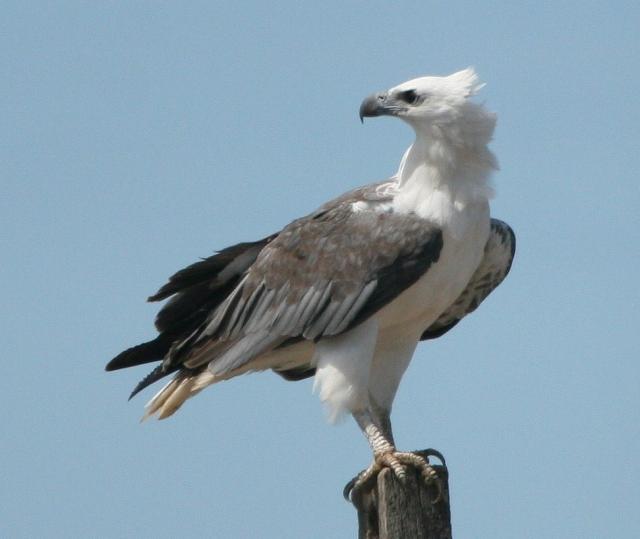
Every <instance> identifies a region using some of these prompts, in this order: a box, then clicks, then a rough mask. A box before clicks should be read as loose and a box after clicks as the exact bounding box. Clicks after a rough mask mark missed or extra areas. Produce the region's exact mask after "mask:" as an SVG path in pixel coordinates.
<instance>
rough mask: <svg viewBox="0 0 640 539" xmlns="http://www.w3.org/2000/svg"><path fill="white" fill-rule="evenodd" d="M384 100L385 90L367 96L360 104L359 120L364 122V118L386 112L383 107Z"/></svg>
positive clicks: (385, 97)
mask: <svg viewBox="0 0 640 539" xmlns="http://www.w3.org/2000/svg"><path fill="white" fill-rule="evenodd" d="M386 101H387V94H386V93H385V92H378V93H377V94H373V95H370V96H369V97H367V98H366V99H365V100H364V101H363V102H362V105H360V121H361V122H363V123H364V119H365V118H371V117H373V116H381V115H382V114H385V113H388V111H387V110H386V108H385V104H386Z"/></svg>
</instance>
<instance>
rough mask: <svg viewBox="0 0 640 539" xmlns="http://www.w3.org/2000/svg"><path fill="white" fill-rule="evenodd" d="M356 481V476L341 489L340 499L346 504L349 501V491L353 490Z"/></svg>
mask: <svg viewBox="0 0 640 539" xmlns="http://www.w3.org/2000/svg"><path fill="white" fill-rule="evenodd" d="M358 475H359V474H358ZM357 480H358V476H357V475H356V476H355V477H354V478H353V479H351V480H350V481H349V482H348V483H347V484H346V485H345V486H344V488H343V489H342V497H343V498H344V499H345V500H346V501H348V502H350V501H351V491H352V490H353V487H355V485H356V481H357Z"/></svg>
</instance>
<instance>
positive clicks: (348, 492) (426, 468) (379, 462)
mask: <svg viewBox="0 0 640 539" xmlns="http://www.w3.org/2000/svg"><path fill="white" fill-rule="evenodd" d="M428 457H436V458H437V459H438V460H440V461H441V462H442V465H443V466H446V462H445V459H444V456H443V455H442V453H440V451H437V450H436V449H425V450H424V451H419V452H418V454H416V453H404V452H399V451H390V452H387V453H380V454H377V455H375V457H374V461H373V463H372V464H371V466H369V467H368V468H367V469H366V470H363V471H362V472H360V473H359V474H358V475H356V476H355V477H354V478H353V479H351V481H349V482H348V483H347V484H346V485H345V487H344V489H343V490H342V495H343V497H344V499H345V500H346V501H348V502H352V503H355V502H356V499H355V498H354V495H357V493H359V492H361V491H362V490H363V488H364V486H365V485H366V484H367V483H369V482H370V481H371V480H373V479H374V478H375V477H377V475H378V473H379V472H380V471H381V470H382V469H383V468H390V469H391V470H392V471H393V474H394V475H395V476H396V477H397V478H398V479H399V480H400V481H401V482H402V483H404V482H405V480H406V471H405V466H412V467H414V468H416V469H417V470H418V471H419V472H420V476H421V477H422V480H423V481H424V482H425V484H427V485H432V484H434V483H435V486H436V488H437V494H436V497H435V499H434V500H433V502H432V503H434V504H435V503H438V502H439V501H441V500H442V499H443V495H444V493H443V490H442V483H441V482H440V479H439V477H438V474H437V473H436V471H435V470H434V469H433V467H432V466H431V465H430V464H429V460H428Z"/></svg>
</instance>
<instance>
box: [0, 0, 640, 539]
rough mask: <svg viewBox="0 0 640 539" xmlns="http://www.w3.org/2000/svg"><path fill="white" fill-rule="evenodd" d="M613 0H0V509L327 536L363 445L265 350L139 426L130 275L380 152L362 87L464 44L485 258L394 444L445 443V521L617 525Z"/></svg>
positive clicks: (332, 186) (56, 526)
mask: <svg viewBox="0 0 640 539" xmlns="http://www.w3.org/2000/svg"><path fill="white" fill-rule="evenodd" d="M639 24H640V11H639V9H638V7H637V6H636V5H635V4H633V3H630V2H629V3H624V2H620V3H616V6H615V8H614V7H611V5H610V4H606V3H604V2H563V3H561V5H551V4H541V3H539V2H535V3H534V2H531V3H513V2H494V3H491V4H489V5H487V4H483V3H477V2H446V3H445V2H397V3H390V2H348V3H342V2H341V3H338V2H325V3H322V4H318V3H315V4H311V3H304V4H303V3H299V2H279V3H278V4H277V5H271V4H270V3H252V2H242V3H241V2H235V3H231V2H229V3H226V2H216V3H209V2H201V3H199V2H186V3H177V2H175V3H170V2H136V3H129V2H101V3H99V2H58V3H49V2H31V3H25V2H7V3H5V4H4V8H3V17H2V20H1V21H0V50H1V51H2V53H1V55H0V62H1V69H2V80H3V83H2V85H1V89H0V93H1V96H2V98H1V99H0V111H1V114H2V125H3V126H4V129H3V130H2V132H1V133H0V162H1V163H2V166H1V167H0V178H1V187H2V189H1V193H2V196H1V197H0V230H2V234H0V248H1V250H2V253H3V263H2V264H1V265H0V293H1V295H2V298H3V307H2V309H1V310H0V322H1V324H0V327H2V338H3V342H4V362H3V365H4V372H3V376H2V378H1V379H0V395H2V404H3V405H2V406H1V407H0V418H1V424H2V430H3V435H2V437H1V438H0V456H1V458H2V462H3V472H2V476H3V479H2V483H3V488H2V489H0V535H2V536H3V537H122V538H126V537H132V538H133V537H138V538H139V537H154V538H164V537H166V538H170V537H176V536H180V537H202V536H214V537H247V538H249V537H265V538H271V537H273V538H276V537H277V538H289V537H290V538H298V537H310V538H315V537H317V538H323V537H354V536H355V530H356V515H355V512H354V511H353V509H352V508H351V507H350V506H349V505H348V504H346V503H345V502H344V501H343V500H342V498H341V494H340V492H341V489H342V486H343V484H344V483H345V482H346V481H347V480H348V479H349V478H350V477H351V476H352V475H353V474H354V473H356V472H357V471H358V470H360V469H361V468H363V467H364V466H366V465H367V464H368V463H369V460H370V453H369V449H368V447H367V444H366V442H365V440H364V438H363V437H362V436H361V434H360V433H359V431H358V429H357V427H356V426H355V425H354V424H353V422H351V421H347V422H345V423H343V424H341V425H339V426H337V427H334V426H331V425H328V424H327V423H326V421H325V419H324V412H323V409H322V406H321V404H320V403H319V402H318V399H317V398H316V397H315V396H313V395H312V394H311V382H310V381H306V382H300V383H297V384H291V383H285V382H284V381H282V380H280V379H279V378H278V377H276V376H275V375H272V374H270V373H264V374H259V375H251V376H245V377H243V378H240V379H236V380H234V381H232V382H228V383H224V384H220V385H218V386H215V387H214V388H210V389H209V390H207V391H206V392H204V393H203V394H202V395H200V396H199V397H198V398H197V399H194V400H192V401H190V402H188V403H187V405H186V406H185V407H184V408H183V409H182V410H181V411H180V413H179V414H178V415H176V416H175V417H173V418H171V419H170V420H167V421H163V422H148V423H146V424H143V425H140V424H139V423H138V419H139V417H140V415H141V413H142V406H143V404H144V402H145V399H147V398H148V397H149V396H150V395H151V393H152V392H151V391H147V392H146V393H145V394H143V395H141V396H140V397H138V398H136V399H134V400H133V401H131V402H129V403H128V402H127V400H126V397H127V395H128V393H129V391H130V390H131V388H132V387H133V386H134V385H135V383H136V382H137V381H138V380H139V379H140V378H141V377H142V376H144V374H145V373H146V370H145V369H144V368H142V369H138V370H133V371H131V370H129V371H126V372H119V373H116V374H107V373H105V372H104V371H103V366H104V364H105V363H106V361H107V360H109V359H110V358H111V357H112V356H114V355H115V354H116V353H118V352H119V351H120V350H122V349H123V348H125V347H127V346H130V345H132V344H135V343H137V342H141V341H142V340H145V339H148V338H150V337H152V336H153V334H154V333H153V326H152V322H153V317H154V314H155V312H156V310H157V306H155V305H149V304H146V303H145V301H144V299H145V298H146V297H147V296H148V295H149V294H150V293H152V292H154V291H155V290H156V288H157V287H158V286H159V285H160V284H162V283H163V281H164V279H165V278H166V277H167V276H168V275H170V274H171V273H173V272H174V271H175V270H177V269H179V268H180V267H183V266H184V265H187V264H189V263H190V262H192V261H194V260H196V259H197V258H198V257H201V256H207V255H209V254H210V253H212V252H213V251H214V250H216V249H220V248H223V247H225V246H227V245H230V244H233V243H236V242H238V241H243V240H252V239H257V238H259V237H262V236H264V235H266V234H267V233H270V232H272V231H274V230H276V229H278V228H279V227H281V226H283V225H284V224H286V223H287V222H288V221H289V220H291V219H293V218H295V217H298V216H300V215H303V214H305V213H306V212H308V211H310V210H312V209H314V208H315V207H316V206H318V205H319V204H321V203H322V202H323V201H324V200H326V199H328V198H329V197H332V196H334V195H337V194H339V193H340V192H342V191H345V190H347V189H348V188H350V187H353V186H356V185H359V184H362V183H366V182H370V181H374V180H379V179H383V178H384V177H386V176H388V175H390V174H392V173H393V172H394V171H395V169H396V167H397V164H398V161H399V159H400V157H401V154H402V152H403V150H404V149H405V148H406V146H407V145H408V144H409V143H410V142H411V132H410V130H409V129H408V128H407V127H406V126H405V125H402V124H401V123H400V122H397V121H394V120H393V119H387V118H384V119H376V120H372V121H368V122H366V123H365V125H364V126H362V125H360V123H359V121H358V118H357V110H358V106H359V104H360V101H361V100H362V98H363V97H365V96H366V95H368V94H370V93H371V92H372V91H375V90H379V89H384V88H388V87H390V86H392V85H395V84H397V83H399V82H402V81H404V80H406V79H408V78H412V77H415V76H419V75H423V74H447V73H450V72H453V71H456V70H458V69H461V68H464V67H466V66H468V65H473V66H475V67H476V69H477V70H478V72H479V74H480V76H481V78H482V79H483V80H484V81H486V82H487V86H486V87H485V88H484V89H483V91H482V94H481V97H480V99H482V100H484V101H486V103H487V106H488V107H489V108H491V109H492V110H495V111H496V112H497V113H498V117H499V121H498V128H497V131H496V136H495V141H494V143H493V144H492V148H493V150H494V151H495V153H496V154H497V155H498V158H499V161H500V164H501V170H500V172H499V173H498V174H497V175H496V177H495V183H496V186H497V191H498V196H497V197H496V199H495V200H494V201H493V204H492V213H493V215H495V216H496V217H499V218H501V219H504V220H506V221H508V222H509V223H510V224H511V225H512V226H513V228H514V229H515V231H516V234H517V236H518V253H517V259H516V261H515V264H514V268H513V270H512V273H511V275H510V276H509V278H508V279H507V280H506V281H505V283H504V284H503V286H502V287H501V288H500V289H499V290H498V291H497V292H495V293H494V294H493V295H492V296H491V298H490V299H488V300H487V301H486V302H485V303H484V304H483V305H482V307H481V308H480V309H479V310H478V311H477V313H476V314H474V315H473V316H472V317H470V318H469V319H466V320H465V321H464V322H463V323H462V324H460V325H459V326H458V327H457V328H456V329H455V330H453V331H451V332H450V333H449V334H447V335H446V336H445V337H443V338H442V339H440V340H439V341H437V342H432V343H429V344H426V345H422V346H421V347H420V348H419V350H418V352H417V354H416V356H415V358H414V360H413V362H412V364H411V366H410V369H409V371H408V373H407V375H406V377H405V379H404V381H403V384H402V385H401V388H400V391H399V394H398V397H397V399H396V404H395V408H394V415H393V420H394V426H395V431H396V437H397V441H398V445H399V446H400V447H401V448H403V449H415V448H425V447H436V448H438V449H440V450H441V451H442V452H443V453H444V454H445V455H446V456H447V458H448V462H449V465H450V474H451V481H450V485H451V490H452V512H453V526H454V533H455V535H456V537H459V538H467V537H468V538H476V537H491V538H493V539H499V538H505V539H506V538H513V537H532V538H533V537H535V538H539V537H545V538H573V537H576V538H590V537H593V538H600V537H617V538H625V537H629V538H631V537H637V535H638V532H639V530H640V514H639V513H638V511H637V506H638V502H640V481H639V480H638V477H639V475H640V464H639V463H640V460H639V459H638V455H639V454H640V427H639V422H638V413H639V410H640V365H639V363H638V353H637V350H638V346H637V340H636V339H637V333H638V331H637V325H638V320H639V314H640V312H639V306H640V305H639V303H640V293H639V291H638V287H637V273H638V268H639V267H640V233H639V231H638V209H639V208H640V189H639V187H638V164H637V163H638V155H639V154H640V128H639V126H640V101H639V100H638V87H639V86H640V75H639V71H638V69H637V62H638V58H639V57H640V45H639V44H640V41H639V40H638V36H637V28H638V25H639Z"/></svg>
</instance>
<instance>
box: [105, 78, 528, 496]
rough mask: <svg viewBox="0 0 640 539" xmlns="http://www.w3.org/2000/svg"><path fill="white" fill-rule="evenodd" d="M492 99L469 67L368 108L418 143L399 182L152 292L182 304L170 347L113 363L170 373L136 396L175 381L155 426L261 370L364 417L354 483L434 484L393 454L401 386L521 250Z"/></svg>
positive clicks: (170, 327)
mask: <svg viewBox="0 0 640 539" xmlns="http://www.w3.org/2000/svg"><path fill="white" fill-rule="evenodd" d="M481 87H482V84H480V83H479V81H478V77H477V75H476V73H475V72H474V70H473V69H472V68H468V69H465V70H462V71H459V72H457V73H454V74H452V75H449V76H446V77H432V76H426V77H420V78H416V79H413V80H410V81H408V82H404V83H402V84H400V85H398V86H394V87H393V88H391V89H390V90H388V91H385V92H379V93H376V94H374V95H371V96H370V97H367V98H366V99H365V100H364V101H363V102H362V105H361V107H360V111H359V112H360V119H361V120H362V119H363V118H365V117H367V118H368V117H373V116H393V117H396V118H400V119H401V120H404V121H405V122H406V123H408V124H409V125H410V126H411V127H412V128H413V130H414V131H415V135H416V138H415V141H414V142H413V144H412V145H411V146H410V147H409V149H408V150H407V151H406V152H405V154H404V156H403V157H402V160H401V161H400V166H399V169H398V172H397V173H396V174H395V175H394V176H392V177H391V178H390V179H388V180H386V181H383V182H380V183H374V184H370V185H366V186H364V187H360V188H357V189H355V190H352V191H350V192H348V193H346V194H344V195H342V196H340V197H338V198H336V199H334V200H332V201H330V202H327V203H326V204H324V205H323V206H321V207H320V208H319V209H318V210H316V211H314V212H313V213H311V214H309V215H307V216H305V217H302V218H300V219H297V220H295V221H293V222H292V223H290V224H289V225H287V226H286V227H284V228H283V229H282V230H281V231H280V232H277V233H275V234H271V235H270V236H267V237H265V238H264V239H261V240H259V241H255V242H250V243H240V244H238V245H234V246H232V247H228V248H226V249H223V250H222V251H220V252H218V253H217V254H214V255H213V256H211V257H209V258H206V259H204V260H201V261H199V262H196V263H195V264H193V265H191V266H189V267H187V268H185V269H183V270H181V271H179V272H178V273H176V274H175V275H173V276H172V277H171V278H170V279H169V281H168V282H167V284H165V285H164V286H162V288H160V290H159V291H158V292H157V293H156V294H154V295H153V296H151V297H150V298H149V300H150V301H159V300H164V299H166V298H171V299H170V300H169V301H168V302H167V303H166V304H165V305H164V307H163V308H162V309H161V310H160V312H159V313H158V316H157V318H156V328H157V329H158V332H159V335H158V336H157V337H156V338H155V339H153V340H152V341H149V342H146V343H143V344H140V345H138V346H134V347H133V348H129V349H128V350H125V351H124V352H122V353H121V354H120V355H118V356H117V357H115V358H114V359H112V360H111V361H110V362H109V363H108V365H107V367H106V369H107V370H108V371H112V370H116V369H121V368H124V367H131V366H134V365H140V364H143V363H148V362H152V361H160V362H161V363H160V364H159V365H158V366H157V367H156V368H155V369H154V370H153V371H152V372H151V373H150V374H149V375H148V376H147V377H146V378H144V379H143V380H142V381H141V382H140V383H139V384H138V385H137V386H136V388H135V389H134V390H133V393H132V395H131V396H133V395H135V394H136V393H138V392H139V391H140V390H142V389H143V388H145V387H147V386H148V385H150V384H152V383H153V382H156V381H157V380H159V379H161V378H163V377H165V376H168V375H171V374H173V375H174V376H173V379H172V380H171V381H170V382H169V383H168V384H167V385H165V386H164V387H163V388H162V389H161V390H160V391H159V392H158V393H157V394H156V395H155V396H154V397H153V398H152V399H151V400H150V401H149V403H148V404H147V406H146V412H145V418H146V417H150V416H157V417H158V418H159V419H164V418H166V417H168V416H170V415H171V414H173V413H174V412H175V411H176V410H177V409H178V408H179V407H180V406H181V405H182V404H183V403H184V402H185V401H186V400H187V399H188V398H190V397H192V396H194V395H195V394H197V393H199V392H200V391H202V390H203V389H204V388H205V387H207V386H209V385H212V384H215V383H216V382H220V381H222V380H228V379H230V378H234V377H236V376H238V375H240V374H244V373H247V372H251V371H263V370H266V369H272V370H273V371H275V372H276V373H278V374H280V375H282V376H283V377H284V378H286V379H288V380H300V379H303V378H307V377H310V376H315V382H314V388H315V389H316V390H317V392H318V393H319V396H320V399H321V400H322V401H323V402H325V403H326V404H327V406H328V408H329V410H330V416H331V418H332V419H335V418H337V417H338V416H340V415H341V414H343V413H350V414H351V415H352V416H353V417H354V418H355V420H356V422H357V423H358V425H359V426H360V428H361V429H362V431H363V433H364V435H365V436H366V438H367V440H368V441H369V444H370V445H371V449H372V450H373V455H374V461H373V464H372V465H371V466H370V467H369V468H368V469H367V470H366V471H365V472H363V473H362V474H361V476H360V477H359V478H358V480H357V481H356V484H355V486H356V487H358V485H362V484H363V482H364V481H365V480H368V479H370V478H371V477H372V476H374V475H375V474H376V473H377V472H378V471H379V470H380V469H381V468H382V467H384V466H387V467H390V468H391V469H392V470H393V471H394V472H395V473H396V474H397V475H398V476H400V477H403V474H404V468H403V466H404V465H407V464H411V465H415V466H417V467H419V468H420V469H421V471H422V474H423V477H424V478H425V480H427V481H429V480H432V479H433V478H434V473H433V469H432V468H431V466H430V465H429V463H428V462H427V461H426V460H425V459H422V458H421V457H417V456H416V455H414V454H413V453H404V452H400V451H398V450H397V449H396V447H395V442H394V439H393V434H392V431H391V422H390V413H391V407H392V403H393V399H394V396H395V394H396V391H397V389H398V385H399V383H400V379H401V378H402V375H403V374H404V372H405V370H406V368H407V366H408V364H409V361H410V360H411V357H412V356H413V354H414V351H415V349H416V345H417V344H418V343H419V342H420V341H421V340H428V339H432V338H436V337H439V336H441V335H442V334H444V333H446V332H447V331H448V330H450V329H451V328H452V327H453V326H455V325H456V324H457V323H458V322H459V321H460V320H461V319H462V318H463V317H464V316H466V315H467V314H469V313H470V312H472V311H474V310H475V309H476V307H477V306H478V305H479V304H480V303H481V302H482V301H483V300H484V299H485V298H486V297H487V296H488V295H489V294H490V293H491V291H492V290H493V289H494V288H495V287H496V286H498V284H500V282H502V280H503V279H504V278H505V276H506V275H507V273H508V272H509V269H510V267H511V262H512V259H513V255H514V251H515V236H514V234H513V231H512V230H511V228H510V227H509V226H508V225H507V224H506V223H504V222H502V221H498V220H496V219H492V218H491V217H490V214H489V199H490V198H491V197H492V195H493V191H492V188H491V185H490V182H489V180H490V176H491V174H492V173H493V171H494V170H496V169H497V162H496V159H495V157H494V155H493V154H492V153H491V151H490V150H489V149H488V147H487V145H488V143H489V142H490V140H491V138H492V135H493V131H494V127H495V123H496V116H495V114H493V113H491V112H489V111H487V110H486V109H485V108H484V107H483V106H482V105H481V104H479V103H476V102H474V101H473V99H472V96H473V95H474V94H475V93H476V92H477V91H478V90H479V89H480V88H481ZM352 486H353V485H352Z"/></svg>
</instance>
